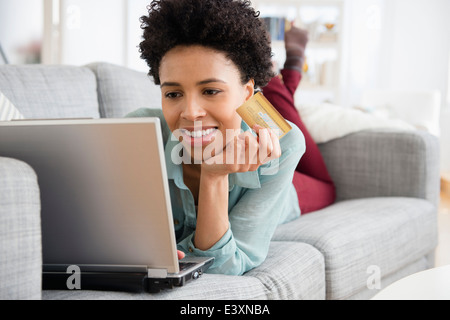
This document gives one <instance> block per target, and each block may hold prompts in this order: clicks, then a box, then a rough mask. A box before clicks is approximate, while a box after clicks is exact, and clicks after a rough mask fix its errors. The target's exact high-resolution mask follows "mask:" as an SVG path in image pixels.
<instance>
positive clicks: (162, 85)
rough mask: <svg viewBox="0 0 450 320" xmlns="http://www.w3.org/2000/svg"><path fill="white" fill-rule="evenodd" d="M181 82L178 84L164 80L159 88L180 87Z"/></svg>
mask: <svg viewBox="0 0 450 320" xmlns="http://www.w3.org/2000/svg"><path fill="white" fill-rule="evenodd" d="M180 86H181V84H179V83H178V82H164V83H162V84H161V88H162V87H180Z"/></svg>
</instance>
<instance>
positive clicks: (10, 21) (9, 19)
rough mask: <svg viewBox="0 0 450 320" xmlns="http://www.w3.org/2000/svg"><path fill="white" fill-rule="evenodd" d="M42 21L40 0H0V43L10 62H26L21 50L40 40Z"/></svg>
mask: <svg viewBox="0 0 450 320" xmlns="http://www.w3.org/2000/svg"><path fill="white" fill-rule="evenodd" d="M24 8H26V10H24ZM43 21H44V19H43V5H42V1H41V0H14V1H11V0H0V43H1V45H2V47H3V50H4V51H5V54H6V56H7V58H8V60H9V62H10V63H14V64H22V63H25V62H28V61H27V58H28V57H27V54H26V53H24V52H23V50H24V49H26V48H30V46H31V45H32V44H33V43H34V44H35V45H39V44H40V43H41V42H42V36H43ZM0 63H3V61H2V59H0Z"/></svg>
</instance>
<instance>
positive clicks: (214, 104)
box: [160, 45, 254, 160]
mask: <svg viewBox="0 0 450 320" xmlns="http://www.w3.org/2000/svg"><path fill="white" fill-rule="evenodd" d="M160 79H161V93H162V109H163V113H164V117H165V119H166V121H167V124H168V125H169V128H170V130H171V131H172V132H173V133H174V135H175V136H176V137H177V138H178V139H179V140H180V141H181V142H182V143H183V146H184V148H185V150H187V151H188V152H189V154H190V156H191V158H193V159H194V160H206V158H209V157H210V156H211V155H214V154H215V153H216V152H215V151H212V154H211V150H223V149H224V148H225V146H226V145H227V144H228V142H229V141H230V140H231V139H233V137H234V135H230V133H231V132H239V130H240V127H241V120H242V119H241V117H240V116H239V115H238V114H237V113H236V109H237V108H238V107H239V106H241V105H242V104H243V103H244V102H245V101H246V100H248V99H249V98H251V97H252V96H253V93H254V82H253V80H250V81H249V82H248V83H246V84H242V80H241V74H240V72H239V70H238V68H237V66H236V65H235V64H234V63H233V62H232V61H231V60H230V59H228V58H227V57H226V56H225V54H224V53H221V52H218V51H215V50H213V49H210V48H207V47H203V46H197V45H196V46H178V47H175V48H173V49H172V50H170V51H169V52H167V54H166V55H165V56H164V57H163V59H162V60H161V66H160ZM227 130H228V136H227ZM230 130H233V131H230ZM205 149H207V150H209V151H208V152H204V151H205ZM208 154H209V155H210V156H208ZM203 155H204V156H203Z"/></svg>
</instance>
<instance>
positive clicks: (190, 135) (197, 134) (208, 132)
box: [180, 127, 218, 147]
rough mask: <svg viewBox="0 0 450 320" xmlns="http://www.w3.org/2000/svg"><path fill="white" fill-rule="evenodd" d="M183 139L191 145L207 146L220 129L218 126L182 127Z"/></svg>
mask: <svg viewBox="0 0 450 320" xmlns="http://www.w3.org/2000/svg"><path fill="white" fill-rule="evenodd" d="M180 132H181V136H182V137H183V141H186V143H187V144H189V145H190V146H195V147H199V146H205V145H207V144H209V143H211V141H212V140H213V138H214V137H215V136H216V134H217V132H218V129H217V128H216V127H210V128H204V129H201V130H194V129H191V130H189V129H180Z"/></svg>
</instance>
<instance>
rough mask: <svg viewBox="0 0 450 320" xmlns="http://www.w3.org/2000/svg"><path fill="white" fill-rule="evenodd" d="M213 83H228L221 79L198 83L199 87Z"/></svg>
mask: <svg viewBox="0 0 450 320" xmlns="http://www.w3.org/2000/svg"><path fill="white" fill-rule="evenodd" d="M211 82H221V83H226V82H225V81H223V80H221V79H216V78H211V79H206V80H203V81H200V82H197V85H198V86H201V85H204V84H208V83H211Z"/></svg>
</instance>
